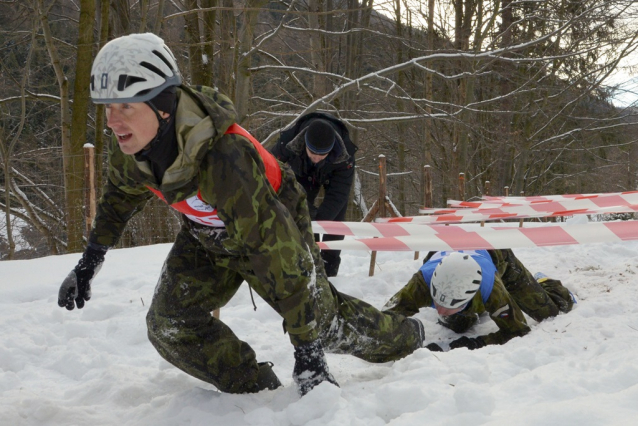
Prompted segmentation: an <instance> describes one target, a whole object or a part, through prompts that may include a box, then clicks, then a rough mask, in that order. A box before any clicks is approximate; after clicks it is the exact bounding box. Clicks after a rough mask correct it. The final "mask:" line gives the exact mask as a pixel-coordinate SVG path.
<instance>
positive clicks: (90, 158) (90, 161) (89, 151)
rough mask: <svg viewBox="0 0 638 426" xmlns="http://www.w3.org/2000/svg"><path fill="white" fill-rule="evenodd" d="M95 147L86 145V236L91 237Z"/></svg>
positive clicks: (93, 210) (93, 207) (93, 214)
mask: <svg viewBox="0 0 638 426" xmlns="http://www.w3.org/2000/svg"><path fill="white" fill-rule="evenodd" d="M95 206H96V202H95V147H94V146H93V145H92V144H90V143H87V144H85V145H84V223H85V229H86V237H87V238H88V237H89V233H90V232H91V227H92V226H93V219H94V218H95Z"/></svg>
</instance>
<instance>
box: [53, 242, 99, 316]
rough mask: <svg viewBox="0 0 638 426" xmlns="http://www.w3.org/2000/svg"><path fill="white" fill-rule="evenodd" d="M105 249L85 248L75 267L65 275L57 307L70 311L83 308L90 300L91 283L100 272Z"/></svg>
mask: <svg viewBox="0 0 638 426" xmlns="http://www.w3.org/2000/svg"><path fill="white" fill-rule="evenodd" d="M105 253H106V249H104V250H100V249H96V248H93V247H90V246H89V247H87V248H86V250H85V251H84V254H83V255H82V259H80V261H79V262H78V264H77V266H76V267H75V268H74V269H73V270H72V271H71V272H70V273H69V275H67V277H66V278H65V279H64V282H62V285H61V286H60V291H59V293H58V305H59V306H60V307H61V308H64V307H66V308H67V309H68V310H69V311H72V310H73V308H75V305H77V307H78V309H82V308H83V307H84V301H85V300H89V299H90V298H91V281H93V278H95V276H96V275H97V273H98V272H99V271H100V268H101V267H102V262H104V254H105Z"/></svg>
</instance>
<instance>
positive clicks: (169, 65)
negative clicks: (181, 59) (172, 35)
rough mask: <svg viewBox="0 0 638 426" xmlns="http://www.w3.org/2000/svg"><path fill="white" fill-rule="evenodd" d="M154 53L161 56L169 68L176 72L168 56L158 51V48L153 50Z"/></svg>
mask: <svg viewBox="0 0 638 426" xmlns="http://www.w3.org/2000/svg"><path fill="white" fill-rule="evenodd" d="M153 54H154V55H155V56H157V57H158V58H160V59H161V60H162V62H164V63H165V64H166V66H167V67H168V69H169V70H171V71H173V72H175V70H174V69H173V66H172V65H171V63H170V61H169V60H168V59H166V57H165V56H164V55H162V53H161V52H158V51H157V50H153Z"/></svg>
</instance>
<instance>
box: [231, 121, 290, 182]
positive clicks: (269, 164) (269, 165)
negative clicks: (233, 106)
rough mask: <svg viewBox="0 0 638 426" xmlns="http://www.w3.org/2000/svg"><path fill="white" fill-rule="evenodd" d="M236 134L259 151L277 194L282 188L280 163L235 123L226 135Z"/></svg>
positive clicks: (269, 179) (269, 180)
mask: <svg viewBox="0 0 638 426" xmlns="http://www.w3.org/2000/svg"><path fill="white" fill-rule="evenodd" d="M229 133H236V134H238V135H241V136H243V137H245V138H246V139H248V140H249V141H250V142H251V143H252V144H253V145H254V146H255V148H256V149H257V152H258V153H259V156H260V157H261V159H262V161H263V162H264V166H265V167H266V177H267V178H268V182H270V186H272V187H273V189H274V190H275V192H277V191H279V187H280V186H281V168H280V167H279V162H278V161H277V159H276V158H275V156H274V155H272V154H271V153H270V152H268V150H267V149H266V148H264V147H263V145H262V144H261V143H259V141H258V140H257V139H255V138H254V137H253V135H251V134H250V133H248V132H247V131H246V130H245V129H244V128H243V127H241V126H240V125H239V124H237V123H235V124H233V125H232V126H230V127H229V128H228V130H226V134H229Z"/></svg>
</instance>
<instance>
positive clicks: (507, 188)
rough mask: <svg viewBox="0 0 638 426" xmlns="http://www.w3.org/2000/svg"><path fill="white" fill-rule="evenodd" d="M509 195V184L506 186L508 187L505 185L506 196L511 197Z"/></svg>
mask: <svg viewBox="0 0 638 426" xmlns="http://www.w3.org/2000/svg"><path fill="white" fill-rule="evenodd" d="M509 195H510V187H509V186H506V187H505V196H506V197H509Z"/></svg>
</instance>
